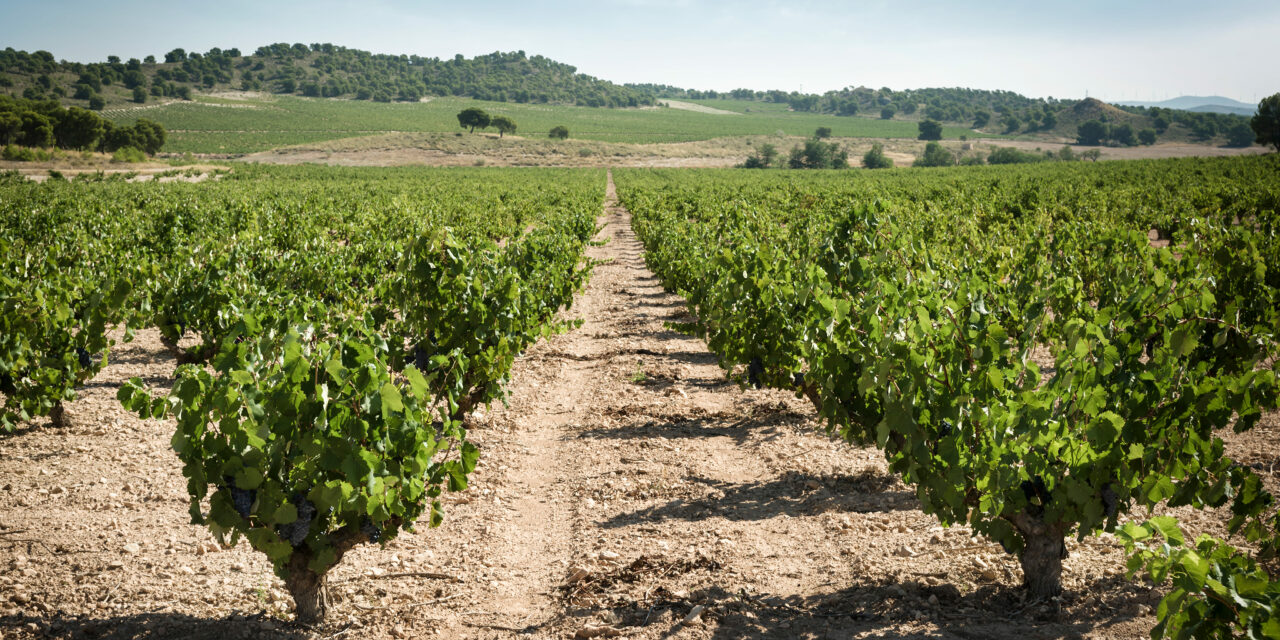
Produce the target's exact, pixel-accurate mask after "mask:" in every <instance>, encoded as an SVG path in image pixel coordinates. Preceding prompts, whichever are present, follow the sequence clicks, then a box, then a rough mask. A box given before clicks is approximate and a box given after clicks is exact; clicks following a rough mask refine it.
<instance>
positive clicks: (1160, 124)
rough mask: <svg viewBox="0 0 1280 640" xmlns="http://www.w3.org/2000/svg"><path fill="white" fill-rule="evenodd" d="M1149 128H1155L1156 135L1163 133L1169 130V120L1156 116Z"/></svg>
mask: <svg viewBox="0 0 1280 640" xmlns="http://www.w3.org/2000/svg"><path fill="white" fill-rule="evenodd" d="M1151 126H1153V127H1155V128H1156V133H1161V134H1162V133H1164V132H1165V131H1168V130H1169V119H1168V118H1165V117H1164V116H1156V117H1155V119H1153V120H1152V121H1151Z"/></svg>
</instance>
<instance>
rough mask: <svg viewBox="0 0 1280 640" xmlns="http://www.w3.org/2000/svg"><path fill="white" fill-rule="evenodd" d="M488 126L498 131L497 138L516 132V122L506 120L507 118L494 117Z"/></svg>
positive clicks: (509, 119)
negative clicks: (490, 125)
mask: <svg viewBox="0 0 1280 640" xmlns="http://www.w3.org/2000/svg"><path fill="white" fill-rule="evenodd" d="M490 124H492V125H493V126H494V128H496V129H497V130H498V137H499V138H501V137H502V136H503V135H504V134H508V133H515V132H516V121H515V120H512V119H511V118H508V117H507V116H494V117H493V119H492V120H490Z"/></svg>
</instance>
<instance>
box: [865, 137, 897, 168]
mask: <svg viewBox="0 0 1280 640" xmlns="http://www.w3.org/2000/svg"><path fill="white" fill-rule="evenodd" d="M862 166H863V167H866V168H868V169H892V168H893V160H892V159H891V158H889V157H888V156H886V155H884V145H882V144H880V143H879V142H877V143H875V144H873V145H871V150H870V151H867V153H866V155H864V156H862Z"/></svg>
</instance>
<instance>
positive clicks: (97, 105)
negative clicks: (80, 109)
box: [89, 93, 107, 111]
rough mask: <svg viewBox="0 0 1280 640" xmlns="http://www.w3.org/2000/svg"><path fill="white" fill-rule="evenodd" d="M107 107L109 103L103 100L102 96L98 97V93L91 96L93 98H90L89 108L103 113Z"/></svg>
mask: <svg viewBox="0 0 1280 640" xmlns="http://www.w3.org/2000/svg"><path fill="white" fill-rule="evenodd" d="M106 107H107V101H106V100H103V99H102V96H100V95H98V94H96V93H95V94H93V95H91V96H89V108H90V109H92V110H94V111H102V110H103V109H105V108H106Z"/></svg>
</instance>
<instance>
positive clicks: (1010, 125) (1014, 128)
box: [1000, 113, 1022, 133]
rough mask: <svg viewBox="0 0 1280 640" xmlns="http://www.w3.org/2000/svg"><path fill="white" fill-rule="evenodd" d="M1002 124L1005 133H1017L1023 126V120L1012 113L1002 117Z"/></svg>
mask: <svg viewBox="0 0 1280 640" xmlns="http://www.w3.org/2000/svg"><path fill="white" fill-rule="evenodd" d="M1000 124H1003V125H1004V132H1005V133H1017V132H1018V129H1021V128H1022V121H1021V120H1019V119H1018V116H1015V115H1013V114H1012V113H1011V114H1009V115H1007V116H1005V117H1004V118H1002V119H1001V120H1000Z"/></svg>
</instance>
